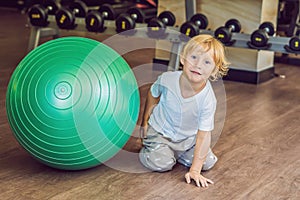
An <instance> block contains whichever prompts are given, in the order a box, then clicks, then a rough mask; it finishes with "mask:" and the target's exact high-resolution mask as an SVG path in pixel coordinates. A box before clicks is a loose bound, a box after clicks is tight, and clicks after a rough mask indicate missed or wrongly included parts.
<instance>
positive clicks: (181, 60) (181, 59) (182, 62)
mask: <svg viewBox="0 0 300 200" xmlns="http://www.w3.org/2000/svg"><path fill="white" fill-rule="evenodd" d="M180 63H181V64H182V65H184V58H183V57H182V55H181V54H180Z"/></svg>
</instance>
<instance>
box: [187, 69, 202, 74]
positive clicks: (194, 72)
mask: <svg viewBox="0 0 300 200" xmlns="http://www.w3.org/2000/svg"><path fill="white" fill-rule="evenodd" d="M190 72H192V73H193V74H197V75H201V74H200V73H199V72H196V71H192V70H191V71H190Z"/></svg>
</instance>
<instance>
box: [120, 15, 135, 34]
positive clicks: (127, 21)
mask: <svg viewBox="0 0 300 200" xmlns="http://www.w3.org/2000/svg"><path fill="white" fill-rule="evenodd" d="M136 19H137V16H136V15H130V14H128V13H123V14H121V15H120V16H119V17H118V18H117V19H116V22H115V24H116V31H117V32H118V33H120V32H123V31H128V30H131V29H134V28H135V22H136Z"/></svg>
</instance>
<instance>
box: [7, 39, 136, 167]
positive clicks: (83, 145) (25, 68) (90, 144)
mask: <svg viewBox="0 0 300 200" xmlns="http://www.w3.org/2000/svg"><path fill="white" fill-rule="evenodd" d="M139 104H140V99H139V91H138V85H137V82H136V79H135V77H134V74H133V72H132V71H131V68H130V67H129V66H128V64H127V63H126V61H125V60H124V59H123V58H122V57H121V56H120V55H119V54H118V53H117V52H115V51H114V50H113V49H111V48H110V47H108V46H106V45H104V44H102V43H100V42H97V41H95V40H91V39H87V38H81V37H64V38H59V39H56V40H51V41H49V42H46V43H44V44H42V45H40V46H39V47H37V48H36V49H34V50H33V51H31V52H30V53H29V54H28V55H27V56H26V57H25V58H24V59H23V60H22V61H21V62H20V63H19V65H18V66H17V68H16V69H15V71H14V73H13V75H12V77H11V79H10V82H9V85H8V89H7V94H6V110H7V116H8V120H9V124H10V126H11V129H12V132H13V133H14V136H15V137H16V139H17V141H18V142H19V143H20V144H21V146H22V147H24V149H25V150H26V151H28V152H29V153H30V154H31V155H32V156H33V157H34V158H36V159H37V160H39V161H40V162H42V163H44V164H46V165H48V166H50V167H54V168H58V169H65V170H80V169H87V168H90V167H94V166H97V165H99V164H101V163H103V162H105V161H107V160H109V159H110V158H112V157H113V156H114V155H115V154H117V153H118V151H119V150H120V149H121V148H122V147H123V146H124V145H125V143H126V142H127V141H128V139H129V137H130V135H131V134H132V132H133V129H134V127H135V125H136V121H137V118H138V113H139Z"/></svg>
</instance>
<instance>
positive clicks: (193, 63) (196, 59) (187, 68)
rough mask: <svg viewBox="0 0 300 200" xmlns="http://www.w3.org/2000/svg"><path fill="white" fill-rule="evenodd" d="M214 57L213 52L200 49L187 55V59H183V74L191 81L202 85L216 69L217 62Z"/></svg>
mask: <svg viewBox="0 0 300 200" xmlns="http://www.w3.org/2000/svg"><path fill="white" fill-rule="evenodd" d="M212 55H213V52H212V50H209V51H207V52H204V51H201V49H200V48H198V49H195V50H194V51H191V52H189V53H187V55H186V57H185V58H181V63H182V64H183V73H184V75H185V76H186V77H187V78H188V79H189V81H191V82H194V83H198V82H199V83H201V82H202V81H206V80H207V79H208V78H209V77H210V75H211V73H212V72H213V70H214V68H215V62H214V59H213V57H212Z"/></svg>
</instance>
